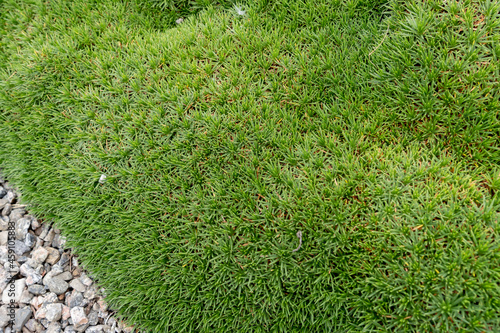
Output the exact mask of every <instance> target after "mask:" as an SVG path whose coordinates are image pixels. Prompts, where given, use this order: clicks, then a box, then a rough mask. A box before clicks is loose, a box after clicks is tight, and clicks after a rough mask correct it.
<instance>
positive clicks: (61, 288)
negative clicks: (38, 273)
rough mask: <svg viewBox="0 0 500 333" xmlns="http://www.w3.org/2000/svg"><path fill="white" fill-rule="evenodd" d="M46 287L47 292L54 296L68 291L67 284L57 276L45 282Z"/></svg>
mask: <svg viewBox="0 0 500 333" xmlns="http://www.w3.org/2000/svg"><path fill="white" fill-rule="evenodd" d="M47 287H49V290H50V291H51V292H53V293H55V294H56V295H61V294H64V293H65V292H66V290H68V287H69V285H68V283H67V282H66V281H64V280H63V279H61V278H59V276H55V277H53V278H51V279H49V280H48V281H47Z"/></svg>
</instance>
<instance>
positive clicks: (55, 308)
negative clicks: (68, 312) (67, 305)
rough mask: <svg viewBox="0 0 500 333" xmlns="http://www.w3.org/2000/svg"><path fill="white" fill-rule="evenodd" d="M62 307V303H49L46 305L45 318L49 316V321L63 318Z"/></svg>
mask: <svg viewBox="0 0 500 333" xmlns="http://www.w3.org/2000/svg"><path fill="white" fill-rule="evenodd" d="M62 307H63V306H62V304H61V303H53V304H48V305H47V306H46V313H45V318H47V320H48V321H49V322H53V321H58V320H59V319H61V315H62Z"/></svg>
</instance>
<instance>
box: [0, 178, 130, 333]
mask: <svg viewBox="0 0 500 333" xmlns="http://www.w3.org/2000/svg"><path fill="white" fill-rule="evenodd" d="M19 195H20V194H19V193H18V192H17V191H15V190H14V189H13V188H12V187H10V186H9V184H8V183H7V182H6V181H5V180H4V179H2V178H0V296H1V300H0V333H13V332H23V333H31V332H36V333H62V332H64V333H74V332H85V333H122V332H123V333H133V332H135V331H134V328H133V327H127V326H126V324H124V323H123V322H122V321H120V320H119V319H118V318H117V317H115V311H113V310H111V309H109V308H108V306H107V304H106V302H105V299H104V297H103V295H105V290H104V289H102V288H99V287H98V286H96V284H95V283H94V281H93V279H92V278H91V277H90V274H89V273H88V272H86V271H85V270H84V269H83V268H82V267H81V266H80V264H79V262H78V257H77V256H76V255H75V254H73V253H71V249H68V248H65V247H64V245H65V242H66V240H65V238H64V236H63V235H61V232H60V230H58V229H56V228H54V227H52V226H51V224H50V222H43V223H41V222H40V221H38V220H37V219H36V217H34V216H32V215H29V214H28V212H27V211H26V208H27V207H26V206H25V205H20V204H18V202H19ZM9 250H10V253H9Z"/></svg>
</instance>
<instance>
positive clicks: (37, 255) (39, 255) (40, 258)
mask: <svg viewBox="0 0 500 333" xmlns="http://www.w3.org/2000/svg"><path fill="white" fill-rule="evenodd" d="M48 255H49V251H47V250H46V249H45V248H43V247H39V248H38V249H36V250H35V251H33V252H32V253H31V258H32V259H33V260H34V261H35V262H36V263H38V264H43V262H44V261H45V259H47V257H48Z"/></svg>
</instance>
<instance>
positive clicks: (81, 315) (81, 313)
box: [70, 306, 89, 328]
mask: <svg viewBox="0 0 500 333" xmlns="http://www.w3.org/2000/svg"><path fill="white" fill-rule="evenodd" d="M70 313H71V320H72V321H73V325H75V328H78V327H81V326H85V325H87V324H88V322H89V320H88V318H87V316H86V315H85V310H84V309H83V308H82V307H81V306H75V307H74V308H72V309H71V310H70Z"/></svg>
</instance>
